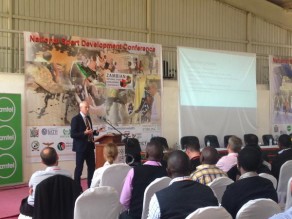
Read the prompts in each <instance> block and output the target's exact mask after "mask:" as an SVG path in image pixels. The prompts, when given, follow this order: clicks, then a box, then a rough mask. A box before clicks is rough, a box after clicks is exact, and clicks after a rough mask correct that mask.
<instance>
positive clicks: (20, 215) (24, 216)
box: [18, 213, 32, 219]
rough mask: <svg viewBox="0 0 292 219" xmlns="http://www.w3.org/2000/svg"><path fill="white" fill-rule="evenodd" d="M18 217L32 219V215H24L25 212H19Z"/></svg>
mask: <svg viewBox="0 0 292 219" xmlns="http://www.w3.org/2000/svg"><path fill="white" fill-rule="evenodd" d="M18 219H32V217H30V216H26V215H23V214H21V213H20V214H19V216H18Z"/></svg>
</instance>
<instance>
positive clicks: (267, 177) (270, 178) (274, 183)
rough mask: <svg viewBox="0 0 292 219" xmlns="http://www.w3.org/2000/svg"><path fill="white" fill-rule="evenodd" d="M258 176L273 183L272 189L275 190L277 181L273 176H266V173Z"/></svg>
mask: <svg viewBox="0 0 292 219" xmlns="http://www.w3.org/2000/svg"><path fill="white" fill-rule="evenodd" d="M259 176H261V177H263V178H266V179H269V180H271V182H272V183H273V186H274V188H275V189H277V183H278V182H277V179H276V178H275V177H274V176H273V175H271V174H268V173H260V174H259Z"/></svg>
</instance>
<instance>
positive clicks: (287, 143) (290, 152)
mask: <svg viewBox="0 0 292 219" xmlns="http://www.w3.org/2000/svg"><path fill="white" fill-rule="evenodd" d="M278 145H279V148H280V151H279V152H278V155H277V156H276V157H275V158H274V160H273V162H272V174H273V175H274V177H276V179H279V174H280V169H281V166H282V165H283V164H284V163H285V162H286V161H288V160H292V149H291V137H290V136H289V135H287V134H283V135H280V137H279V139H278Z"/></svg>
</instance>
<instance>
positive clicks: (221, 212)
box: [186, 206, 232, 219]
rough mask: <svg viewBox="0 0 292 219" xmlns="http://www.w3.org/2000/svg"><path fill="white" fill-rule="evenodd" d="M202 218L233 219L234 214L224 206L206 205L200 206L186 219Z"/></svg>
mask: <svg viewBox="0 0 292 219" xmlns="http://www.w3.org/2000/svg"><path fill="white" fill-rule="evenodd" d="M202 218H216V219H232V216H231V215H230V214H229V213H228V211H226V209H225V208H223V207H213V206H210V207H204V208H198V209H197V210H196V211H194V212H193V213H191V214H189V215H188V216H187V217H186V219H202Z"/></svg>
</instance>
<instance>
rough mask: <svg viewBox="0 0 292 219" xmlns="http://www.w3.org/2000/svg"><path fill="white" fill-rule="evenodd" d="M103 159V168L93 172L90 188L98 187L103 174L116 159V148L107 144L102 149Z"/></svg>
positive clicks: (112, 144)
mask: <svg viewBox="0 0 292 219" xmlns="http://www.w3.org/2000/svg"><path fill="white" fill-rule="evenodd" d="M103 157H104V159H105V160H106V161H105V163H104V165H103V167H100V168H98V169H96V170H95V171H94V174H93V178H92V182H91V185H90V188H94V187H99V185H100V180H101V176H102V174H103V172H104V171H105V169H106V168H108V167H109V166H110V165H111V164H113V163H114V161H115V160H116V159H117V157H118V147H117V145H116V144H114V143H108V144H106V145H105V146H104V147H103Z"/></svg>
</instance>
